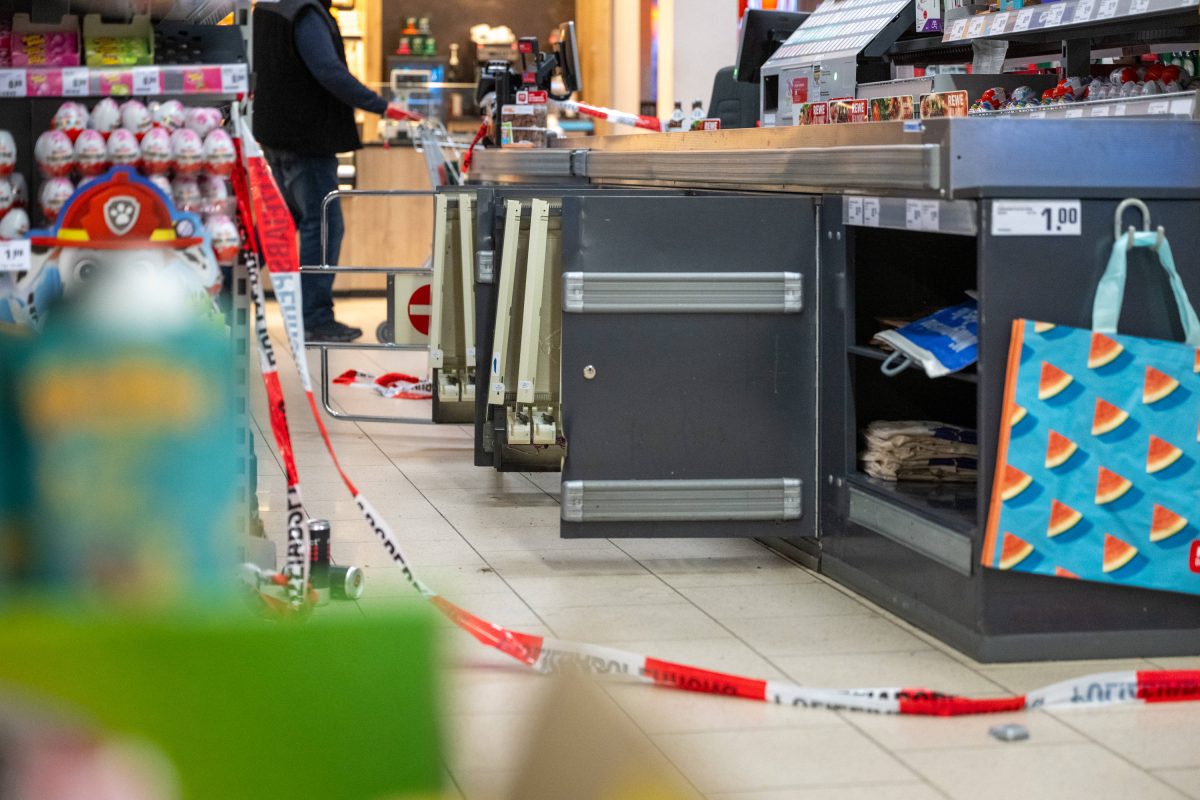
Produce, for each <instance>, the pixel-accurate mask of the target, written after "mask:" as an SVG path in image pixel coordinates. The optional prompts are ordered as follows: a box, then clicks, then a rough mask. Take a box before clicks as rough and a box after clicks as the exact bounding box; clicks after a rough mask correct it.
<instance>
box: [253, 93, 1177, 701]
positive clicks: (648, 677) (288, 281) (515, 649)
mask: <svg viewBox="0 0 1200 800" xmlns="http://www.w3.org/2000/svg"><path fill="white" fill-rule="evenodd" d="M234 116H235V127H236V130H237V134H238V135H237V141H238V145H239V155H240V158H239V164H238V168H237V169H236V170H235V174H234V190H235V193H236V195H237V201H238V205H239V210H240V211H241V213H242V217H243V219H244V220H245V222H246V228H247V231H246V233H247V237H246V240H245V241H246V244H247V248H246V250H247V252H246V253H245V257H246V262H247V266H248V268H249V272H250V280H251V285H252V287H253V290H254V294H255V303H256V310H255V327H256V331H257V335H258V340H259V348H260V364H261V367H262V372H263V381H264V383H265V385H266V389H267V400H268V403H269V404H270V418H271V430H272V433H273V434H274V437H275V441H276V444H277V445H278V447H279V452H280V455H281V456H282V458H283V461H284V469H285V471H286V473H287V483H288V523H287V533H288V558H287V569H286V572H285V574H286V576H287V579H288V588H289V595H288V596H289V601H290V603H291V605H292V608H293V609H294V610H298V609H300V608H301V607H302V606H305V598H304V586H305V585H306V583H305V581H306V580H307V573H306V568H307V558H306V557H305V556H306V555H307V553H308V540H307V526H306V525H305V524H304V522H305V521H306V520H307V515H306V514H305V513H304V507H303V503H302V502H301V500H300V481H299V475H298V473H297V470H296V464H295V458H294V456H293V453H292V446H291V435H290V432H289V430H288V423H287V410H286V408H285V406H284V401H283V391H282V388H281V386H280V383H279V374H278V371H277V368H276V361H275V355H274V351H273V349H272V347H271V343H270V339H269V337H268V335H267V329H266V316H265V313H264V311H263V307H264V299H263V293H262V286H261V282H260V276H259V260H260V259H261V260H262V261H263V262H264V263H265V264H266V267H267V269H268V271H269V272H270V274H271V281H272V285H273V286H274V287H275V295H276V300H277V301H278V302H279V305H280V309H281V312H282V314H283V318H284V323H285V327H286V328H287V335H288V341H289V344H290V346H291V350H292V357H293V359H294V361H295V363H296V368H297V370H298V371H299V374H300V379H301V383H302V384H303V386H304V391H305V393H306V395H307V397H308V404H309V408H310V410H311V411H312V414H313V418H314V419H315V420H316V424H317V429H318V430H319V431H320V433H321V438H322V439H323V440H324V442H325V447H326V449H327V450H328V451H329V455H330V458H331V459H332V460H333V463H334V466H335V467H336V468H337V471H338V474H339V475H340V476H341V478H342V481H343V482H344V483H345V485H346V488H347V490H349V492H350V494H351V496H352V497H353V498H354V501H355V503H356V504H357V506H358V508H359V510H360V511H361V512H362V515H363V517H364V519H366V521H367V523H368V524H369V525H370V526H371V529H372V530H373V531H374V532H375V535H376V536H377V537H378V539H379V541H380V543H381V544H382V545H383V548H384V550H386V551H387V553H388V555H389V556H390V557H391V559H392V561H393V562H394V563H395V564H396V565H397V566H399V567H400V568H401V569H402V572H403V575H404V577H405V579H406V580H407V581H408V582H409V584H410V585H411V586H412V587H413V588H414V589H415V590H416V591H417V592H419V593H420V594H421V596H422V597H423V598H425V599H426V600H428V601H429V602H430V603H432V604H433V606H434V607H435V608H437V609H438V610H439V611H441V612H442V613H443V614H444V615H445V616H446V617H448V618H449V619H450V620H451V621H452V622H454V623H455V625H457V626H458V627H459V628H461V629H463V630H464V631H466V632H467V633H469V634H470V635H471V636H473V637H475V639H476V640H477V641H479V642H480V643H482V644H485V645H487V646H489V647H492V648H495V649H496V650H499V651H500V652H502V653H505V654H507V655H508V656H510V657H512V658H514V659H516V660H517V661H520V662H521V663H523V664H526V665H527V666H529V667H532V668H533V669H534V670H536V671H538V672H541V673H554V672H558V671H563V670H573V671H583V672H586V673H590V674H594V675H602V676H603V675H612V676H621V677H627V678H631V679H635V680H638V681H640V682H642V683H648V684H653V685H657V686H664V687H669V688H672V689H680V690H683V691H688V692H699V693H704V694H717V695H726V696H729V697H740V698H744V699H747V700H758V701H760V702H767V703H774V704H776V705H788V706H799V707H804V708H825V709H841V710H851V711H864V712H872V713H878V714H916V715H931V716H959V715H965V714H985V713H995V712H1002V711H1019V710H1022V709H1034V708H1052V707H1064V706H1076V707H1083V706H1099V705H1104V706H1109V705H1118V704H1127V703H1137V702H1146V703H1158V702H1176V701H1184V700H1200V670H1160V671H1139V672H1134V671H1125V672H1107V673H1099V674H1094V675H1087V676H1084V677H1080V678H1074V679H1072V680H1068V681H1063V682H1061V683H1056V684H1053V685H1051V686H1047V687H1044V688H1042V689H1037V690H1035V691H1032V692H1029V693H1027V694H1023V695H1016V696H1011V697H1001V698H970V697H960V696H957V695H953V694H946V693H942V692H935V691H930V690H928V689H910V688H883V689H817V688H810V687H804V686H798V685H796V684H792V683H787V682H784V681H774V680H759V679H755V678H747V677H742V676H739V675H729V674H725V673H721V672H714V671H711V670H706V669H700V668H697V667H691V666H687V665H685V664H676V663H673V662H670V661H663V660H660V659H656V658H649V657H647V656H644V655H640V654H637V653H631V652H628V651H625V650H618V649H615V648H611V647H603V646H599V645H592V644H583V643H579V642H568V641H561V640H557V639H551V638H547V637H543V636H536V635H532V634H527V633H520V632H518V631H510V630H508V629H506V628H504V627H501V626H499V625H494V624H492V623H490V622H487V621H486V620H483V619H481V618H479V617H477V616H475V615H474V614H471V613H470V612H468V611H465V610H464V609H462V608H459V607H458V606H456V605H454V604H453V603H451V602H450V601H449V600H447V599H446V598H444V597H442V596H440V595H438V594H437V593H436V592H434V591H433V590H432V589H430V588H429V587H428V586H427V585H425V584H424V583H423V582H422V581H421V580H420V579H419V578H418V577H417V576H416V574H415V573H414V572H413V570H412V567H411V566H410V565H409V563H408V561H407V559H405V557H404V554H403V551H402V550H401V548H400V542H399V539H398V538H397V536H396V534H395V532H394V531H393V530H392V529H391V527H390V526H389V525H388V524H387V522H386V521H385V520H384V519H383V517H382V516H381V515H380V514H379V512H377V511H376V510H375V509H374V508H373V507H372V506H371V504H370V502H369V501H368V500H367V498H366V497H364V496H363V494H362V493H361V492H359V491H358V489H357V488H356V487H355V485H354V483H353V482H352V481H351V480H350V478H349V476H347V475H346V473H345V471H344V470H343V469H342V467H341V464H339V463H338V460H337V455H336V454H335V453H334V450H333V445H332V443H331V442H330V440H329V433H328V431H327V430H326V428H325V423H324V420H323V419H322V417H321V414H320V411H319V410H318V408H317V404H316V400H315V399H314V397H313V392H312V383H311V380H310V377H309V372H308V364H307V360H306V358H305V350H304V329H303V325H302V323H301V319H300V314H299V309H300V307H301V304H300V281H299V277H300V274H299V256H298V253H297V251H296V236H295V228H294V225H293V224H292V219H291V215H290V214H289V212H288V210H287V207H286V205H285V204H284V202H283V198H282V196H281V195H280V194H279V189H278V187H277V186H276V185H275V183H274V179H273V178H272V177H271V173H270V170H269V169H268V168H267V165H266V162H265V160H264V159H263V157H262V153H261V151H260V150H259V148H258V145H257V143H256V142H255V141H254V140H253V138H252V137H251V136H250V134H249V132H248V131H247V130H246V126H245V125H244V122H243V120H242V118H241V116H240V115H239V114H237V113H236V110H235V114H234ZM300 548H302V549H300Z"/></svg>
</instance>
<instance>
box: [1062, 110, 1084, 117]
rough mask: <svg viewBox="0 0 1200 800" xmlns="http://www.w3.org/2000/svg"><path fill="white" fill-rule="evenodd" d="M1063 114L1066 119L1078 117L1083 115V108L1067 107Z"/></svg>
mask: <svg viewBox="0 0 1200 800" xmlns="http://www.w3.org/2000/svg"><path fill="white" fill-rule="evenodd" d="M1063 116H1064V117H1066V118H1067V119H1079V118H1080V117H1082V116H1083V109H1082V108H1068V109H1067V110H1066V111H1065V112H1064V113H1063Z"/></svg>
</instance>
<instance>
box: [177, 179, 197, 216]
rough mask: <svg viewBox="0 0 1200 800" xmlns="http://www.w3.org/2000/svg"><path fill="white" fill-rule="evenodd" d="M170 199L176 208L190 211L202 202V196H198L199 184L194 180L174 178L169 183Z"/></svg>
mask: <svg viewBox="0 0 1200 800" xmlns="http://www.w3.org/2000/svg"><path fill="white" fill-rule="evenodd" d="M171 199H172V200H174V201H175V207H176V208H178V209H181V210H183V211H192V210H195V209H198V208H199V207H200V204H201V203H202V202H204V195H202V194H200V184H199V183H197V182H196V179H195V178H176V179H175V180H173V181H171Z"/></svg>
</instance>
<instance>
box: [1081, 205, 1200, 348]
mask: <svg viewBox="0 0 1200 800" xmlns="http://www.w3.org/2000/svg"><path fill="white" fill-rule="evenodd" d="M1130 206H1133V207H1136V208H1138V209H1140V210H1141V212H1142V219H1143V229H1142V230H1141V231H1136V230H1135V229H1134V227H1133V226H1132V225H1130V226H1129V228H1128V229H1127V230H1126V231H1125V232H1124V233H1122V232H1121V215H1122V214H1123V213H1124V212H1125V209H1127V208H1129V207H1130ZM1135 247H1148V248H1150V249H1151V250H1153V251H1154V252H1155V253H1157V254H1158V261H1159V264H1161V265H1162V268H1163V269H1164V270H1166V273H1167V277H1168V278H1169V279H1170V282H1171V292H1172V293H1173V294H1174V295H1175V306H1176V307H1177V308H1178V310H1179V319H1180V322H1181V323H1182V324H1183V339H1184V342H1185V343H1186V344H1189V345H1191V346H1192V347H1200V318H1197V316H1196V309H1194V308H1193V307H1192V304H1191V302H1190V301H1189V300H1188V296H1187V291H1186V290H1185V289H1184V288H1183V281H1182V280H1180V278H1179V272H1178V271H1177V270H1176V269H1175V257H1174V256H1173V255H1172V253H1171V243H1170V242H1168V241H1167V238H1166V236H1165V235H1164V232H1163V229H1162V227H1161V226H1159V228H1158V229H1157V230H1156V231H1151V230H1150V210H1149V209H1148V208H1146V204H1145V203H1143V202H1142V201H1141V200H1136V199H1132V198H1131V199H1128V200H1122V201H1121V204H1120V205H1118V206H1117V211H1116V215H1115V218H1114V225H1113V249H1112V255H1110V256H1109V257H1108V266H1107V267H1106V268H1105V270H1104V275H1102V276H1101V277H1100V283H1099V284H1098V285H1097V286H1096V299H1095V302H1094V303H1093V304H1092V330H1094V331H1097V332H1099V333H1116V332H1117V323H1118V322H1119V321H1120V319H1121V306H1122V305H1123V304H1124V302H1125V277H1126V275H1127V274H1128V256H1129V251H1130V250H1132V249H1133V248H1135Z"/></svg>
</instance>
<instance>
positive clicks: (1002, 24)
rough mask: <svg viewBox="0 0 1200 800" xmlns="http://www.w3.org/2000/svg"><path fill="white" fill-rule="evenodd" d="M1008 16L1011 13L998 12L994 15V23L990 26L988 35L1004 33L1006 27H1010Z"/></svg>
mask: <svg viewBox="0 0 1200 800" xmlns="http://www.w3.org/2000/svg"><path fill="white" fill-rule="evenodd" d="M1008 18H1009V15H1008V14H1007V13H1004V14H997V15H996V16H994V17H992V24H991V25H989V26H988V36H997V35H999V34H1001V33H1004V29H1005V28H1007V27H1008Z"/></svg>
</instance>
